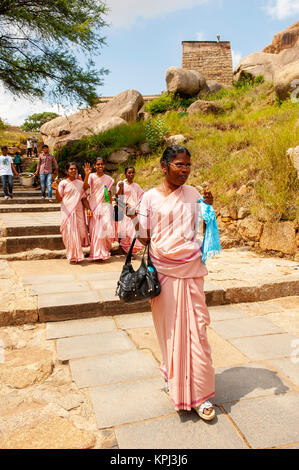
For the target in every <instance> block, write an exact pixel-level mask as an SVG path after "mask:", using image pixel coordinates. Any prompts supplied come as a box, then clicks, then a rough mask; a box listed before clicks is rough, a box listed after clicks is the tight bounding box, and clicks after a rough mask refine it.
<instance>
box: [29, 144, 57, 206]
mask: <svg viewBox="0 0 299 470" xmlns="http://www.w3.org/2000/svg"><path fill="white" fill-rule="evenodd" d="M53 165H54V168H55V171H54V176H55V177H56V176H57V175H58V165H57V161H56V159H55V157H54V155H52V154H51V153H50V152H49V147H48V145H43V146H42V153H41V154H40V155H39V159H38V164H37V168H36V172H35V173H34V175H35V176H37V175H38V173H39V179H40V186H41V192H42V197H43V199H46V186H47V189H48V198H49V202H53V199H52V171H53Z"/></svg>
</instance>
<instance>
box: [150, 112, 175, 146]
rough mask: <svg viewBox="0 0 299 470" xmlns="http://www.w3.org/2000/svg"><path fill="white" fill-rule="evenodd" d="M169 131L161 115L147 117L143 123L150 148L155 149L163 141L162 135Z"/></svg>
mask: <svg viewBox="0 0 299 470" xmlns="http://www.w3.org/2000/svg"><path fill="white" fill-rule="evenodd" d="M168 132H169V128H168V126H167V125H166V124H165V119H164V117H163V116H158V117H157V118H156V119H152V118H149V119H148V120H147V121H146V123H145V135H146V141H147V143H148V145H149V146H150V148H151V149H152V150H156V149H157V148H158V147H159V146H160V145H162V144H163V142H164V136H165V135H166V134H167V133H168Z"/></svg>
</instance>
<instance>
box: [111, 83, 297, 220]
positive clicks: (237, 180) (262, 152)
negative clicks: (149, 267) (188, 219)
mask: <svg viewBox="0 0 299 470" xmlns="http://www.w3.org/2000/svg"><path fill="white" fill-rule="evenodd" d="M218 101H220V102H221V103H222V105H223V106H224V108H225V109H226V112H225V113H224V114H223V115H221V116H219V117H215V116H211V115H209V116H204V115H200V114H198V115H192V116H183V117H180V116H179V114H178V113H176V112H170V113H167V114H166V115H165V119H166V124H167V125H168V126H169V127H170V129H171V132H170V134H171V135H173V134H183V135H184V136H186V138H187V143H186V146H187V147H188V149H189V151H190V152H191V155H192V165H193V168H192V172H191V175H190V179H189V180H188V183H189V184H193V185H202V183H203V182H207V183H208V184H209V187H210V188H211V190H212V191H213V193H214V196H215V200H216V201H217V203H216V206H218V207H220V206H221V207H223V206H224V205H225V206H230V207H236V208H238V207H241V206H246V207H248V208H250V210H251V213H252V214H253V215H254V216H255V217H256V218H258V219H260V220H280V219H287V220H293V219H295V218H296V217H297V219H299V214H298V209H297V208H298V202H299V200H298V189H299V187H298V180H297V178H296V171H295V169H294V166H293V164H292V162H291V161H290V159H289V158H288V157H287V155H286V151H287V150H288V149H289V148H290V147H295V146H296V145H298V144H299V126H296V125H295V124H296V121H297V120H298V116H299V104H295V103H292V102H291V101H286V102H284V103H283V104H281V105H279V104H277V103H276V100H275V95H274V91H273V87H272V85H270V84H267V83H263V84H260V85H258V86H255V87H253V88H251V89H249V90H245V91H242V90H241V91H240V90H231V92H230V93H227V94H225V95H224V97H223V99H222V100H218ZM163 150H164V149H163V148H160V149H159V150H158V151H157V152H156V153H155V154H153V155H151V156H150V157H148V158H146V159H142V160H137V161H136V162H135V167H136V170H137V175H136V182H137V183H139V184H140V185H141V186H142V187H143V188H144V189H148V188H150V187H152V186H154V185H157V184H159V183H160V182H161V179H162V172H161V170H160V165H159V159H160V156H161V153H162V152H163ZM121 170H122V168H121V167H120V171H121ZM248 183H249V186H251V187H252V186H253V187H254V189H253V190H252V191H249V192H248V194H247V195H246V196H242V195H239V194H238V193H237V191H238V189H239V188H240V187H241V186H242V185H248ZM296 210H297V213H296Z"/></svg>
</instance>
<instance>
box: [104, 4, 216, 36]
mask: <svg viewBox="0 0 299 470" xmlns="http://www.w3.org/2000/svg"><path fill="white" fill-rule="evenodd" d="M209 1H210V0H162V1H161V0H107V1H106V5H107V7H108V8H109V9H110V10H111V11H110V12H109V14H108V15H107V22H108V23H111V26H112V27H114V28H126V29H129V28H130V27H132V26H133V25H134V24H136V23H137V22H138V20H140V19H150V18H155V17H157V16H162V15H164V14H167V13H172V12H174V11H179V10H185V9H187V8H192V7H195V6H197V5H202V4H204V3H208V2H209Z"/></svg>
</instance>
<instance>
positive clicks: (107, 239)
mask: <svg viewBox="0 0 299 470" xmlns="http://www.w3.org/2000/svg"><path fill="white" fill-rule="evenodd" d="M113 183H114V180H113V178H111V177H110V176H108V175H103V176H101V177H98V176H97V175H96V173H91V174H90V175H89V178H88V184H89V187H90V197H89V205H90V209H91V210H92V213H93V217H90V219H89V233H90V255H89V258H90V259H93V260H97V259H103V260H104V259H108V258H110V256H111V254H110V250H111V245H112V242H113V240H114V236H115V235H114V221H113V213H112V204H110V203H107V202H105V200H104V186H105V185H106V186H107V189H108V191H110V189H111V187H112V185H113Z"/></svg>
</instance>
